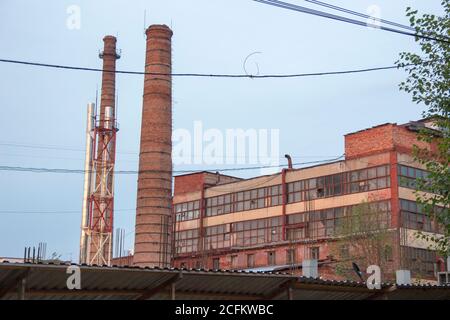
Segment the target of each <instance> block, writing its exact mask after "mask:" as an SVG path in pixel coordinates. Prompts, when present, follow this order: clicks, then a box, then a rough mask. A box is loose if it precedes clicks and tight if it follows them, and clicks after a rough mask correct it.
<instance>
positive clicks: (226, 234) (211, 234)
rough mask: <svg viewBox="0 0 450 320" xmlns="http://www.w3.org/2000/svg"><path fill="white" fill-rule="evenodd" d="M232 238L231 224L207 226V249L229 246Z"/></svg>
mask: <svg viewBox="0 0 450 320" xmlns="http://www.w3.org/2000/svg"><path fill="white" fill-rule="evenodd" d="M230 239H231V237H230V225H229V224H221V225H218V226H213V227H208V228H205V250H214V249H222V248H228V247H230V245H231V241H230Z"/></svg>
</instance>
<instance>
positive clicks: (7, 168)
mask: <svg viewBox="0 0 450 320" xmlns="http://www.w3.org/2000/svg"><path fill="white" fill-rule="evenodd" d="M343 156H344V155H341V156H339V157H336V158H332V159H326V160H317V161H307V162H297V163H293V165H296V166H300V165H308V164H323V163H328V162H333V161H337V160H339V159H341V158H342V157H343ZM283 167H287V165H267V166H254V167H240V168H219V169H209V170H173V171H162V170H161V171H157V170H142V171H136V170H116V171H114V174H139V173H146V172H172V173H180V174H183V173H199V172H204V171H211V172H212V171H214V172H230V171H246V170H256V169H269V168H283ZM0 171H15V172H34V173H62V174H69V173H70V174H84V173H86V172H89V171H85V170H81V169H67V168H34V167H15V166H0Z"/></svg>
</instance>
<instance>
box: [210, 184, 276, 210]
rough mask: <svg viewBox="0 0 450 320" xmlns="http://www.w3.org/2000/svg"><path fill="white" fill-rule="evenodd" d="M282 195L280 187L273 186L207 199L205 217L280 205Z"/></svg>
mask: <svg viewBox="0 0 450 320" xmlns="http://www.w3.org/2000/svg"><path fill="white" fill-rule="evenodd" d="M282 194H283V192H282V188H281V185H275V186H271V187H264V188H258V189H253V190H247V191H241V192H236V193H230V194H225V195H221V196H217V197H212V198H207V199H206V216H207V217H210V216H216V215H220V214H226V213H230V212H239V211H246V210H252V209H259V208H265V207H271V206H277V205H281V204H282Z"/></svg>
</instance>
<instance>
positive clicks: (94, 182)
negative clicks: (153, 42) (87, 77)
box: [80, 36, 120, 265]
mask: <svg viewBox="0 0 450 320" xmlns="http://www.w3.org/2000/svg"><path fill="white" fill-rule="evenodd" d="M103 41H104V50H103V52H101V53H100V55H99V56H100V58H101V59H103V75H102V91H101V101H100V110H99V112H98V115H95V116H94V120H92V115H89V108H88V128H89V124H90V123H91V127H92V129H91V132H88V133H87V143H86V146H87V147H86V164H85V171H86V173H85V195H84V196H85V199H84V201H83V203H84V205H83V217H82V226H81V243H80V263H86V264H89V265H92V264H97V265H110V264H111V258H112V243H113V222H114V165H115V159H116V133H117V131H118V126H117V121H116V108H115V105H116V104H115V97H116V74H115V71H116V60H117V59H119V58H120V55H119V53H118V51H117V50H116V41H117V40H116V38H115V37H113V36H106V37H105V38H104V39H103ZM94 114H95V113H94ZM90 121H92V122H90ZM86 168H88V169H87V170H86Z"/></svg>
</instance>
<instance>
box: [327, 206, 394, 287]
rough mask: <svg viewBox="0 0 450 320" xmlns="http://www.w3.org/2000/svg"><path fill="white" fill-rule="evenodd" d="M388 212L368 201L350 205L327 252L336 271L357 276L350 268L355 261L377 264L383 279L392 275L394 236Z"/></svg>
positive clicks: (363, 268)
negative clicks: (350, 208)
mask: <svg viewBox="0 0 450 320" xmlns="http://www.w3.org/2000/svg"><path fill="white" fill-rule="evenodd" d="M389 222H390V215H388V214H387V212H384V211H380V210H379V208H378V207H377V206H376V205H375V204H373V203H368V202H362V203H361V204H359V205H357V206H355V207H353V208H352V210H351V212H349V213H348V214H347V215H346V217H345V218H344V219H343V220H342V223H341V224H340V225H339V226H338V227H337V228H336V234H335V239H334V241H333V242H330V244H329V248H330V253H331V255H332V256H333V258H335V259H336V260H337V263H336V264H335V271H336V274H338V275H340V276H342V277H344V278H346V279H349V280H359V279H358V278H357V277H356V274H355V272H354V271H353V268H352V263H353V262H354V263H356V264H357V265H358V266H359V267H360V268H361V269H362V270H365V269H366V268H367V267H368V266H369V265H374V264H375V265H378V266H379V267H380V268H381V270H382V272H383V274H384V278H385V279H392V278H393V276H392V275H393V272H392V264H393V243H394V236H393V233H392V232H391V231H390V230H389V225H390V223H389Z"/></svg>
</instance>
